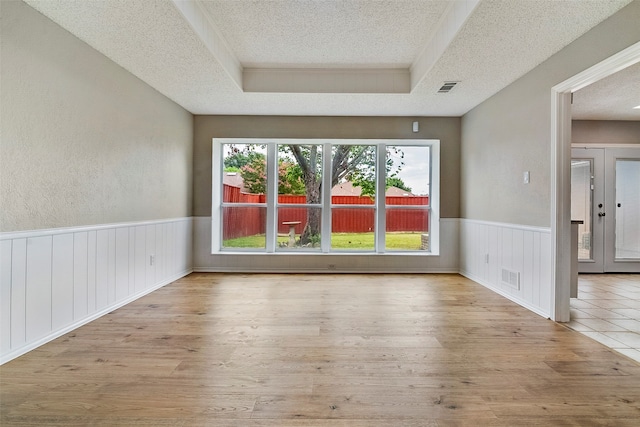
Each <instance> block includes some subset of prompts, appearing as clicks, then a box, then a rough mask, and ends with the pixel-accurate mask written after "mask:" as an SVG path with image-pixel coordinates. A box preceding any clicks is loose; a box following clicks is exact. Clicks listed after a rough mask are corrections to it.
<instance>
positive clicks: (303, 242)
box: [277, 205, 322, 251]
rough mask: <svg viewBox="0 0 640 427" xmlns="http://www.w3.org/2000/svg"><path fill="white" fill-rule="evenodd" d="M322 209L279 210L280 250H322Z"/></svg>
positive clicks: (287, 208) (293, 208)
mask: <svg viewBox="0 0 640 427" xmlns="http://www.w3.org/2000/svg"><path fill="white" fill-rule="evenodd" d="M321 215H322V210H321V209H320V208H307V207H303V206H302V205H301V207H299V208H298V207H282V208H278V244H277V249H278V250H292V249H294V250H295V249H298V250H299V249H304V250H314V249H315V250H318V251H319V250H320V234H321V228H320V227H321V225H322V224H321V221H320V219H321Z"/></svg>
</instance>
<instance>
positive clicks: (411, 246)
mask: <svg viewBox="0 0 640 427" xmlns="http://www.w3.org/2000/svg"><path fill="white" fill-rule="evenodd" d="M385 247H386V249H389V250H399V251H419V250H422V251H428V250H429V211H428V210H427V209H402V208H400V209H388V210H387V231H386V235H385Z"/></svg>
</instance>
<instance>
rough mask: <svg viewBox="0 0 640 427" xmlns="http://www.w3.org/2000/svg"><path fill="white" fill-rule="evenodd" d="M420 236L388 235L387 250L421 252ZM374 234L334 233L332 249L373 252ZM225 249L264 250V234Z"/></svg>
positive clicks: (231, 242) (280, 240) (240, 239)
mask: <svg viewBox="0 0 640 427" xmlns="http://www.w3.org/2000/svg"><path fill="white" fill-rule="evenodd" d="M420 236H422V233H387V239H386V240H387V249H392V250H393V249H395V250H405V251H417V250H420ZM373 239H374V235H373V233H333V234H332V235H331V248H332V249H355V250H373V248H374V240H373ZM288 241H289V237H286V236H285V237H278V243H279V244H286V242H288ZM223 246H224V247H225V248H264V247H265V236H264V234H257V235H254V236H247V237H238V238H237V239H229V240H225V241H224V242H223Z"/></svg>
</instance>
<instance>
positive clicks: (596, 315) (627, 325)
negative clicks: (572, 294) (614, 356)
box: [567, 274, 640, 362]
mask: <svg viewBox="0 0 640 427" xmlns="http://www.w3.org/2000/svg"><path fill="white" fill-rule="evenodd" d="M567 326H569V327H570V328H571V329H573V330H575V331H578V332H581V333H583V334H584V335H586V336H588V337H591V338H593V339H595V340H596V341H599V342H601V343H602V344H604V345H606V346H607V347H610V348H612V349H614V350H615V351H617V352H619V353H622V354H624V355H626V356H628V357H630V358H632V359H634V360H636V361H638V362H640V274H581V275H580V276H579V278H578V298H572V299H571V321H570V322H569V323H567Z"/></svg>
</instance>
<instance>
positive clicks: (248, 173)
mask: <svg viewBox="0 0 640 427" xmlns="http://www.w3.org/2000/svg"><path fill="white" fill-rule="evenodd" d="M222 150H223V151H222V152H223V165H224V171H223V172H222V187H223V188H222V193H223V196H222V202H223V203H265V201H266V200H265V197H264V195H265V194H266V189H267V174H266V161H267V154H266V153H267V151H266V146H265V145H262V144H223V146H222Z"/></svg>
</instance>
